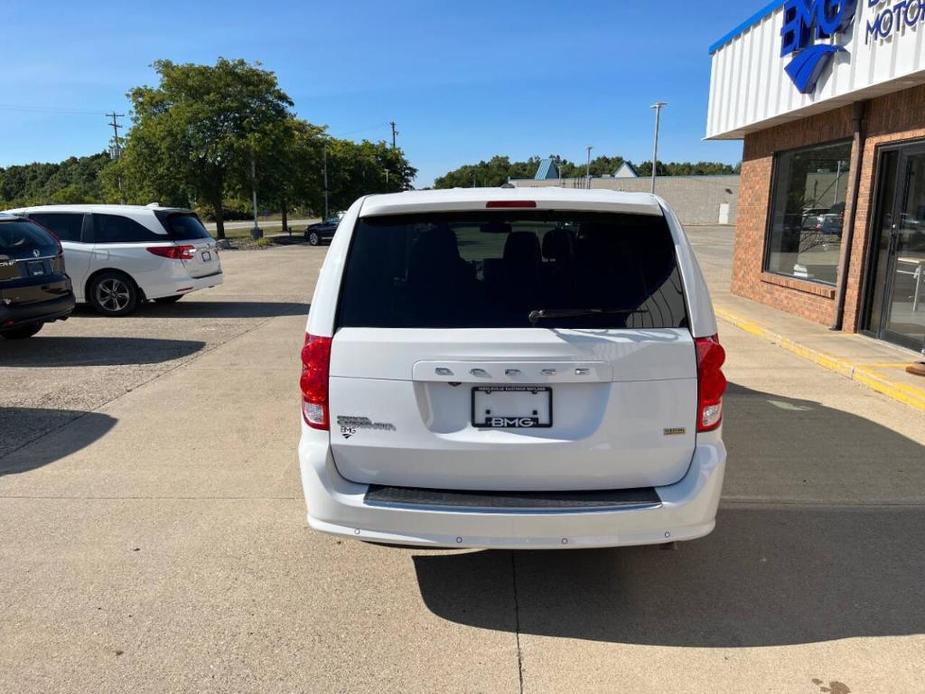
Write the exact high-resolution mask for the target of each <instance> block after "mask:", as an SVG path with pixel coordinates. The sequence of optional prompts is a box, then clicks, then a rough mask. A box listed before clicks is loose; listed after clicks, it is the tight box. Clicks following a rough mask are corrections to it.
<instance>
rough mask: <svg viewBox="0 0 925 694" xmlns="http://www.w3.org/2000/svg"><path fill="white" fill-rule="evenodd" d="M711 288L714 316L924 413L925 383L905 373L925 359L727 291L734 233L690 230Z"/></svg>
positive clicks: (715, 229) (717, 229)
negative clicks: (907, 368) (912, 364)
mask: <svg viewBox="0 0 925 694" xmlns="http://www.w3.org/2000/svg"><path fill="white" fill-rule="evenodd" d="M688 235H689V236H690V238H691V243H692V244H693V245H694V247H695V250H696V252H697V256H698V258H699V259H700V262H701V265H702V266H703V270H704V274H705V276H706V278H707V282H708V284H709V285H710V292H711V294H712V297H713V303H714V306H715V308H716V315H717V317H718V318H720V319H721V320H724V321H726V322H728V323H731V324H732V325H735V326H736V327H738V328H740V329H742V330H744V331H746V332H748V333H750V334H752V335H755V336H757V337H760V338H763V339H766V340H769V341H771V342H773V343H774V344H776V345H778V346H780V347H782V348H784V349H786V350H788V351H789V352H792V353H794V354H796V355H797V356H800V357H802V358H804V359H808V360H809V361H811V362H813V363H815V364H817V365H819V366H822V367H823V368H826V369H829V370H831V371H835V372H836V373H838V374H840V375H842V376H845V377H846V378H850V379H852V380H854V381H856V382H858V383H860V384H863V385H864V386H867V387H868V388H871V389H873V390H875V391H877V392H878V393H882V394H883V395H885V396H887V397H889V398H892V399H893V400H896V401H898V402H901V403H904V404H906V405H909V406H911V407H914V408H916V409H919V410H922V411H925V378H922V377H919V376H913V375H912V374H909V373H907V372H906V367H907V366H908V365H909V364H911V363H913V362H915V361H920V360H922V357H920V356H919V355H918V354H916V353H915V352H913V351H912V350H908V349H903V348H901V347H896V346H894V345H891V344H888V343H886V342H882V341H880V340H874V339H871V338H868V337H865V336H863V335H858V334H854V333H845V332H836V331H831V330H829V329H828V327H827V326H824V325H819V324H818V323H813V322H811V321H808V320H805V319H803V318H800V317H798V316H794V315H792V314H789V313H785V312H783V311H780V310H777V309H775V308H773V307H771V306H766V305H764V304H760V303H758V302H755V301H751V300H749V299H745V298H742V297H740V296H735V295H733V294H732V293H731V292H730V291H729V280H730V273H731V267H732V244H733V238H734V231H733V229H732V228H731V227H693V228H691V229H688Z"/></svg>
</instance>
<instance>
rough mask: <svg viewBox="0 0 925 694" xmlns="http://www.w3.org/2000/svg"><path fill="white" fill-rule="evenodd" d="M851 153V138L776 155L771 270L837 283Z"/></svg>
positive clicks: (770, 243)
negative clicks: (846, 140)
mask: <svg viewBox="0 0 925 694" xmlns="http://www.w3.org/2000/svg"><path fill="white" fill-rule="evenodd" d="M850 157H851V143H850V142H840V143H837V144H828V145H822V146H818V147H808V148H806V149H800V150H794V151H791V152H784V153H782V154H779V155H778V156H777V159H776V169H775V172H774V189H773V191H772V193H771V224H770V228H769V230H768V251H767V260H766V265H765V269H766V270H767V271H768V272H774V273H777V274H781V275H790V276H792V277H798V278H800V279H806V280H812V281H814V282H823V283H826V284H835V275H836V271H837V267H838V254H839V249H840V247H841V236H842V225H843V224H844V216H845V199H846V197H847V192H848V179H849V173H850V172H849V159H850Z"/></svg>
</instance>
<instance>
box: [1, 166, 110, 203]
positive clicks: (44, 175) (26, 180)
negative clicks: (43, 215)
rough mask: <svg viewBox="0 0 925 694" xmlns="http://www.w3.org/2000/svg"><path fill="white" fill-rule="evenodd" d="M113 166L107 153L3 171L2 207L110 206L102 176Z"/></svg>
mask: <svg viewBox="0 0 925 694" xmlns="http://www.w3.org/2000/svg"><path fill="white" fill-rule="evenodd" d="M108 166H110V159H109V155H108V154H107V153H105V152H101V153H99V154H93V155H90V156H87V157H70V158H68V159H65V160H64V161H62V162H60V163H51V164H50V163H34V164H23V165H15V166H10V167H7V168H5V169H4V168H0V205H2V207H5V208H8V207H21V206H24V205H44V204H48V203H82V202H110V201H112V200H111V198H109V197H107V195H106V191H105V190H104V188H103V186H102V184H101V180H100V175H101V173H102V171H104V170H105V169H106V168H107V167H108Z"/></svg>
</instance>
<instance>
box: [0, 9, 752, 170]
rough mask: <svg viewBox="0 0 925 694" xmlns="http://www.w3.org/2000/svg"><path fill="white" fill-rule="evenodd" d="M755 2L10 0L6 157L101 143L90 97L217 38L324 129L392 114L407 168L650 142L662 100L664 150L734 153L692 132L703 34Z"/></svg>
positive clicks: (0, 120)
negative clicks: (270, 73) (261, 69)
mask: <svg viewBox="0 0 925 694" xmlns="http://www.w3.org/2000/svg"><path fill="white" fill-rule="evenodd" d="M137 4H139V5H141V4H142V3H137ZM760 4H761V2H760V1H759V0H756V1H755V2H750V1H747V2H741V1H740V2H729V0H698V1H697V2H687V1H686V0H667V1H663V2H650V1H649V0H604V1H598V0H584V1H583V2H580V3H576V2H551V1H543V0H535V1H534V2H522V1H521V0H503V1H500V2H499V1H497V0H496V1H494V2H481V1H473V0H467V1H465V2H461V1H457V2H445V1H431V2H417V1H415V2H408V1H404V0H392V2H390V3H386V2H366V1H353V0H341V1H340V2H324V3H319V2H312V1H310V0H309V1H304V2H298V3H296V2H285V3H283V2H273V1H271V0H263V1H261V2H254V1H253V0H247V1H242V0H225V1H224V2H221V3H217V2H207V1H205V0H203V1H201V2H200V1H198V0H196V1H190V0H187V1H186V2H173V1H172V0H166V1H163V2H159V3H143V6H141V7H135V6H133V4H132V3H117V4H112V3H105V4H103V3H97V2H92V1H90V2H86V3H83V2H80V3H77V2H73V1H72V0H68V1H66V2H61V1H59V0H45V1H44V2H41V3H36V2H31V1H25V0H7V2H6V3H4V6H5V10H6V11H5V12H4V13H3V15H4V16H3V27H4V29H3V33H4V36H5V37H6V38H7V40H6V41H4V44H5V46H6V49H5V50H4V51H3V58H2V60H3V63H2V69H0V134H2V136H0V166H5V165H9V164H14V163H27V162H31V161H57V160H60V159H62V158H64V157H66V156H69V155H72V154H76V155H82V154H90V153H92V152H97V151H102V150H103V149H105V147H106V143H107V140H108V138H109V136H110V134H111V130H109V129H107V126H106V118H105V117H104V116H102V115H101V114H102V113H104V112H107V111H111V110H112V109H116V110H117V111H119V112H122V113H125V112H127V109H128V102H127V100H126V98H125V93H126V92H127V91H128V90H129V89H130V88H131V87H133V86H135V85H138V84H154V83H155V82H156V76H155V74H154V72H153V70H152V69H151V67H150V65H151V63H152V62H153V61H154V60H156V59H158V58H169V59H171V60H174V61H176V62H205V63H210V62H213V61H214V60H215V59H216V58H217V57H219V56H224V57H228V58H239V57H240V58H245V59H247V60H250V61H258V60H259V61H260V62H261V63H263V65H264V66H265V67H266V68H268V69H271V70H274V71H275V72H276V73H277V75H278V77H279V81H280V84H281V86H282V87H283V89H284V90H285V91H286V92H288V94H289V95H290V96H291V97H292V99H293V100H294V101H295V111H296V112H297V114H298V115H299V116H300V117H302V118H305V119H307V120H309V121H312V122H314V123H319V124H326V125H328V126H329V128H330V132H331V133H332V134H333V135H336V136H344V137H351V138H355V139H360V138H364V137H365V138H369V139H373V140H378V139H387V138H388V137H389V128H388V121H390V120H395V121H396V122H397V123H398V129H399V131H400V134H399V143H400V145H401V146H402V147H403V148H404V149H405V152H406V153H407V155H408V157H409V159H410V160H411V163H412V164H413V165H414V166H416V167H417V168H418V169H419V170H420V172H419V175H418V180H417V185H418V186H425V185H429V184H430V183H431V182H432V180H433V178H434V177H435V176H438V175H440V174H442V173H444V172H445V171H447V170H449V169H452V168H455V167H457V166H459V165H461V164H463V163H467V162H472V161H477V160H479V159H485V158H488V157H490V156H492V155H493V154H508V155H510V156H511V157H513V158H517V159H521V158H526V157H528V156H530V155H532V154H538V155H546V154H549V153H553V152H557V153H559V154H561V155H563V156H566V157H568V158H569V159H572V160H578V161H581V160H583V159H584V156H585V146H586V145H593V146H594V151H593V155H596V154H609V155H615V154H620V155H622V156H624V157H627V158H629V159H632V160H633V161H640V160H645V159H647V158H649V157H650V156H651V146H652V144H651V143H652V128H653V117H652V112H651V110H650V109H649V106H650V105H651V104H652V103H653V102H654V101H656V100H663V101H667V102H669V104H670V105H669V106H668V108H667V109H666V110H665V111H664V116H663V129H662V144H661V148H660V157H659V158H660V159H663V160H701V159H703V160H717V161H725V162H729V163H735V162H737V161H739V160H740V159H741V144H740V143H738V142H703V141H702V137H703V133H704V129H705V120H706V108H707V91H708V86H709V79H710V60H709V55H708V54H707V47H708V46H709V45H710V44H711V43H712V42H713V41H714V40H716V39H717V38H719V37H720V36H722V35H723V34H725V33H726V32H727V31H728V30H729V29H731V28H733V27H734V26H735V25H737V24H738V23H739V22H741V21H742V20H744V19H745V18H747V17H748V16H749V15H751V14H752V12H754V11H755V10H756V9H757V7H758V5H760ZM21 107H25V108H28V109H30V110H17V109H18V108H21Z"/></svg>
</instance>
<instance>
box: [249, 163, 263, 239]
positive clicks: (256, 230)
mask: <svg viewBox="0 0 925 694" xmlns="http://www.w3.org/2000/svg"><path fill="white" fill-rule="evenodd" d="M256 158H257V157H256V156H255V155H254V151H253V150H251V201H252V203H253V206H254V228H253V229H251V238H252V239H254V240H255V241H256V240H257V239H259V238H261V237H262V236H263V232H262V231H261V230H260V225H259V224H257V162H256Z"/></svg>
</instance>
